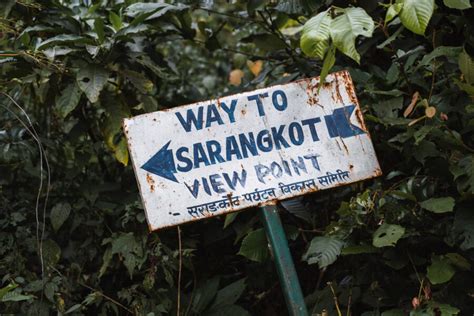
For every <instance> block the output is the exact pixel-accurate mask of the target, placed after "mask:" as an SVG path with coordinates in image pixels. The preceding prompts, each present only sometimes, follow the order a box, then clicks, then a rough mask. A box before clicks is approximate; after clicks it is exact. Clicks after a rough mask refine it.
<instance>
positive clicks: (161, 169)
mask: <svg viewBox="0 0 474 316" xmlns="http://www.w3.org/2000/svg"><path fill="white" fill-rule="evenodd" d="M318 83H319V78H312V79H305V80H299V81H296V82H293V83H289V84H285V85H277V86H273V87H269V88H265V89H260V90H255V91H251V92H246V93H242V94H237V95H232V96H227V97H223V98H219V99H216V100H210V101H205V102H198V103H194V104H190V105H185V106H181V107H177V108H173V109H170V110H166V111H158V112H154V113H148V114H143V115H139V116H136V117H133V118H131V119H125V120H124V130H125V134H126V136H127V140H128V145H129V149H130V153H131V157H132V161H133V167H134V169H135V174H136V177H137V180H138V184H139V187H140V192H141V195H142V200H143V204H144V207H145V211H146V215H147V219H148V223H149V227H150V229H151V230H154V229H158V228H162V227H168V226H173V225H177V224H181V223H185V222H189V221H194V220H198V219H203V218H206V217H210V216H216V215H222V214H225V213H229V212H232V211H237V210H241V209H244V208H246V207H250V206H256V205H265V204H270V203H272V202H273V203H274V202H275V201H276V200H281V199H287V198H291V197H294V196H298V195H302V194H305V193H308V192H313V191H318V190H323V189H329V188H333V187H336V186H340V185H344V184H348V183H352V182H355V181H360V180H363V179H368V178H372V177H376V176H379V175H380V174H381V171H380V167H379V164H378V162H377V157H376V156H375V152H374V148H373V146H372V142H371V139H370V136H369V134H368V131H367V128H366V127H365V124H364V121H363V118H362V113H361V110H360V108H359V104H358V101H357V98H356V96H355V93H354V87H353V84H352V80H351V78H350V76H349V73H348V72H346V71H341V72H337V73H333V74H330V75H328V76H327V78H326V83H324V84H323V86H322V87H321V89H320V90H319V92H318Z"/></svg>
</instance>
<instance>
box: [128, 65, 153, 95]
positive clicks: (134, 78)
mask: <svg viewBox="0 0 474 316" xmlns="http://www.w3.org/2000/svg"><path fill="white" fill-rule="evenodd" d="M123 74H124V75H125V77H126V78H127V79H128V80H130V82H131V83H132V84H133V85H134V86H135V88H137V89H138V91H140V92H141V93H150V92H151V91H152V90H153V82H152V81H151V80H149V79H147V78H146V77H145V75H144V74H142V73H139V72H136V71H132V70H125V71H123Z"/></svg>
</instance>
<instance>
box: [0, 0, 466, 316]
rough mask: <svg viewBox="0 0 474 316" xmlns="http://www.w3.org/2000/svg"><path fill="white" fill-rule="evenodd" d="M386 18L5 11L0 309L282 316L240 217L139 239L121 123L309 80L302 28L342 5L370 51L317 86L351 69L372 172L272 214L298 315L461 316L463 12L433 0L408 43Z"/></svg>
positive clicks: (308, 4) (138, 7) (150, 9)
mask: <svg viewBox="0 0 474 316" xmlns="http://www.w3.org/2000/svg"><path fill="white" fill-rule="evenodd" d="M401 2H403V1H401ZM405 2H410V1H405ZM411 2H414V1H411ZM421 2H426V1H420V2H418V1H416V2H414V3H421ZM428 2H429V1H428ZM390 4H391V2H388V1H384V2H383V3H378V1H376V0H363V1H338V0H335V1H331V0H326V1H321V2H318V1H306V0H294V1H288V0H280V1H263V0H251V1H230V3H229V2H226V1H200V2H196V1H187V2H186V1H180V2H178V1H176V2H173V3H172V2H171V1H169V2H167V3H164V2H161V3H160V4H156V3H143V2H138V1H133V0H124V1H119V0H116V1H115V0H101V1H96V0H65V1H60V0H44V1H32V0H16V1H15V0H4V1H2V4H1V5H0V10H1V12H0V28H1V34H0V49H1V52H0V62H1V70H0V71H1V77H0V92H1V93H2V94H1V95H0V105H1V108H0V109H1V110H0V207H1V213H0V227H1V229H0V277H1V281H0V282H1V283H0V311H1V312H2V313H5V314H31V315H47V314H61V315H62V314H71V315H74V314H75V315H82V314H87V315H98V314H100V315H109V314H111V315H114V314H119V315H127V314H137V315H162V314H163V315H166V314H176V313H177V311H179V313H180V314H181V315H246V314H253V315H285V314H286V307H285V304H284V300H283V296H282V292H281V288H280V286H279V282H278V279H277V276H276V271H275V268H274V264H273V262H272V259H271V254H270V252H269V251H268V248H267V242H266V237H265V234H264V231H263V230H262V224H261V222H260V221H259V218H258V216H257V212H256V210H255V209H250V210H246V211H243V212H240V213H238V214H232V215H228V216H227V217H223V218H213V219H209V220H205V221H201V222H199V223H193V224H188V225H183V226H182V227H180V228H170V229H167V230H164V231H160V232H157V233H149V232H148V228H147V225H146V220H145V217H144V212H143V208H142V206H141V202H140V199H139V194H138V190H137V186H136V182H135V178H134V174H133V170H132V168H131V167H130V164H129V158H128V152H127V147H126V143H125V140H124V137H123V134H122V131H121V120H122V118H124V117H130V116H132V115H136V114H140V113H145V112H150V111H156V110H162V109H166V108H171V107H173V106H178V105H182V104H188V103H192V102H196V101H199V100H207V99H210V98H215V97H218V96H223V95H228V94H232V93H237V92H241V91H248V90H252V89H255V88H258V87H265V86H268V85H272V84H277V83H285V82H290V81H292V80H295V79H298V78H305V77H310V76H317V75H319V74H320V72H321V67H322V61H321V60H320V59H318V58H309V57H307V56H305V55H304V54H303V53H302V51H301V49H300V48H299V45H300V43H299V40H300V35H301V28H302V25H303V24H304V22H305V21H306V20H307V19H309V18H310V17H311V16H314V15H316V14H317V13H318V12H322V11H324V10H326V9H328V8H331V10H336V11H337V8H336V7H339V8H346V7H349V6H356V7H361V8H363V9H364V10H365V11H366V12H367V13H368V14H369V15H370V17H371V18H372V20H373V21H374V24H375V30H374V32H373V36H372V37H358V38H357V40H356V44H357V45H356V46H357V50H358V51H359V53H360V55H361V60H360V64H358V63H356V62H354V61H353V60H352V59H350V58H349V57H347V56H345V55H343V54H341V53H340V52H337V53H336V62H335V65H334V66H333V67H332V71H335V70H339V69H347V70H349V71H350V73H351V75H352V78H353V80H354V82H355V85H356V91H357V94H358V97H359V100H360V103H361V106H362V109H363V112H364V116H365V119H366V121H367V123H368V126H369V130H370V132H371V136H372V139H373V141H374V144H375V148H376V151H377V154H378V157H379V160H380V163H381V165H382V170H383V172H384V175H383V176H382V177H380V178H378V179H375V180H370V181H365V182H363V183H358V184H354V185H351V186H347V187H343V188H338V189H335V190H330V191H324V192H320V193H314V194H312V195H308V196H305V197H304V198H300V199H297V200H293V201H291V202H287V203H285V204H284V205H283V206H284V207H283V209H282V214H281V215H282V217H283V221H284V224H285V228H286V230H287V235H288V238H289V239H290V247H291V251H292V254H293V257H294V259H295V264H296V268H297V271H298V274H299V277H300V280H301V285H302V288H303V292H304V293H305V295H306V301H307V305H308V308H309V310H310V311H311V312H312V313H313V314H315V315H316V314H323V315H324V314H326V315H328V314H329V315H338V311H337V310H338V308H339V309H340V310H341V313H342V314H346V313H347V315H349V312H347V311H350V313H351V315H385V316H389V315H406V314H409V313H411V314H412V315H471V314H472V313H473V311H474V285H473V284H474V277H473V274H472V267H471V265H472V262H473V259H474V209H473V193H474V154H473V152H474V142H473V140H474V138H473V130H474V120H473V118H474V103H473V95H474V87H473V84H474V78H473V77H474V66H473V65H474V62H473V59H472V58H473V57H472V56H474V13H473V10H472V9H470V5H469V1H463V0H457V1H454V0H451V1H449V0H445V1H436V8H435V10H434V13H433V15H432V17H431V19H430V21H429V24H428V26H427V29H426V31H425V32H424V35H419V34H415V33H413V32H412V31H410V29H411V28H410V27H408V28H407V27H404V24H403V23H401V21H400V19H399V18H395V19H394V20H392V21H391V22H389V23H385V22H384V21H385V17H386V14H387V10H390V9H388V8H389V5H390ZM456 7H457V8H456ZM336 11H333V12H336ZM405 26H406V25H405ZM38 191H39V195H38V196H37V193H38ZM324 310H326V311H324Z"/></svg>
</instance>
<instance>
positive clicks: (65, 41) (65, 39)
mask: <svg viewBox="0 0 474 316" xmlns="http://www.w3.org/2000/svg"><path fill="white" fill-rule="evenodd" d="M92 43H94V41H93V40H91V39H90V38H86V37H83V36H79V35H69V34H61V35H57V36H55V37H51V38H48V39H47V40H45V41H43V42H41V43H40V44H39V45H38V47H36V48H37V49H39V50H43V49H46V48H48V47H51V46H55V45H62V46H67V45H76V44H92Z"/></svg>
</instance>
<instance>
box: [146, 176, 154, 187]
mask: <svg viewBox="0 0 474 316" xmlns="http://www.w3.org/2000/svg"><path fill="white" fill-rule="evenodd" d="M146 182H147V183H148V184H149V185H150V191H151V192H154V191H155V180H153V178H152V177H151V175H150V174H149V173H147V174H146Z"/></svg>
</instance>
